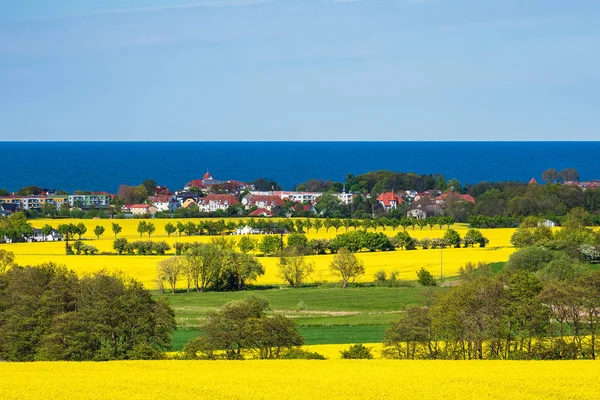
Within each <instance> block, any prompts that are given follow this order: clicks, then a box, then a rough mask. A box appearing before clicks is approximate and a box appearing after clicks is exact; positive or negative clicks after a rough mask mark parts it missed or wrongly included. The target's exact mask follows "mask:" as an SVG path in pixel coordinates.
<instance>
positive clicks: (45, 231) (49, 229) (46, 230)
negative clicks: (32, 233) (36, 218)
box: [40, 224, 53, 242]
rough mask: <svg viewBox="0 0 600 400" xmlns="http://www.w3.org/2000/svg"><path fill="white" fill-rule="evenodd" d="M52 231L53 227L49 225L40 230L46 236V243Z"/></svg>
mask: <svg viewBox="0 0 600 400" xmlns="http://www.w3.org/2000/svg"><path fill="white" fill-rule="evenodd" d="M52 229H53V228H52V225H49V224H46V225H44V226H42V229H40V230H41V231H42V234H43V235H44V242H45V241H46V238H47V237H48V235H50V234H51V233H52Z"/></svg>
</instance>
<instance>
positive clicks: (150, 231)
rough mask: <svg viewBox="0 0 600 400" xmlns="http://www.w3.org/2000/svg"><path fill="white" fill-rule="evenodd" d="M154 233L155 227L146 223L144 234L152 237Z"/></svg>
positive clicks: (150, 223)
mask: <svg viewBox="0 0 600 400" xmlns="http://www.w3.org/2000/svg"><path fill="white" fill-rule="evenodd" d="M154 232H156V226H154V224H153V223H152V222H148V223H147V224H146V233H147V234H148V237H150V235H152V234H153V233H154Z"/></svg>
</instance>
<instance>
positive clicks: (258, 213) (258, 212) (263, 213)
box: [248, 208, 273, 217]
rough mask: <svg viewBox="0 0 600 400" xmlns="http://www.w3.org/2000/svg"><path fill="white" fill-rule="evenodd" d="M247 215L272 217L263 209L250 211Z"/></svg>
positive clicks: (269, 212) (271, 214) (268, 211)
mask: <svg viewBox="0 0 600 400" xmlns="http://www.w3.org/2000/svg"><path fill="white" fill-rule="evenodd" d="M248 215H249V216H251V217H272V216H273V213H272V212H271V211H270V210H267V209H265V208H259V209H258V210H254V211H252V212H251V213H250V214H248Z"/></svg>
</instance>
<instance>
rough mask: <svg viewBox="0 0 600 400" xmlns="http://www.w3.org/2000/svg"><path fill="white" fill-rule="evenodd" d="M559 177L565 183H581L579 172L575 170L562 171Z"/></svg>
mask: <svg viewBox="0 0 600 400" xmlns="http://www.w3.org/2000/svg"><path fill="white" fill-rule="evenodd" d="M558 177H559V178H560V179H561V180H562V181H563V182H567V181H574V182H579V172H577V170H576V169H575V168H567V169H563V170H562V171H560V173H559V174H558Z"/></svg>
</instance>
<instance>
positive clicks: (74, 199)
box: [68, 194, 110, 208]
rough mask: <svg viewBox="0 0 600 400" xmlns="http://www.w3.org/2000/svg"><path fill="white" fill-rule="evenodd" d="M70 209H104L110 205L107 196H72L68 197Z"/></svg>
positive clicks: (108, 196)
mask: <svg viewBox="0 0 600 400" xmlns="http://www.w3.org/2000/svg"><path fill="white" fill-rule="evenodd" d="M68 202H69V205H70V206H71V207H80V208H106V207H108V206H109V205H110V195H109V194H73V195H69V196H68Z"/></svg>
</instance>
